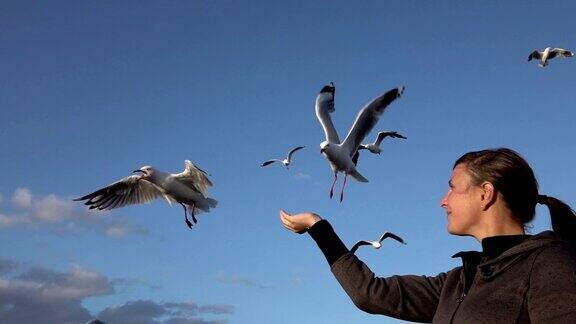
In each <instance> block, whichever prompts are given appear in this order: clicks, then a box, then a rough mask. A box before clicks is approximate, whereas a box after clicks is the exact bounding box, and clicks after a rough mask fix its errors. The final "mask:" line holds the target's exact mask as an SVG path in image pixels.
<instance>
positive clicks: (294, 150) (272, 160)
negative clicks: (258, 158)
mask: <svg viewBox="0 0 576 324" xmlns="http://www.w3.org/2000/svg"><path fill="white" fill-rule="evenodd" d="M304 147H305V146H298V147H295V148H293V149H291V150H290V152H288V155H287V156H286V158H285V159H284V160H279V159H271V160H268V161H265V162H263V163H262V164H260V166H261V167H265V166H267V165H269V164H272V163H274V162H280V163H282V164H283V165H284V166H285V167H286V169H288V166H289V165H290V163H292V154H294V152H296V151H298V150H300V149H303V148H304Z"/></svg>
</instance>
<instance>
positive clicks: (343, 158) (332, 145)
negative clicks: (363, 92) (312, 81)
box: [316, 82, 404, 201]
mask: <svg viewBox="0 0 576 324" xmlns="http://www.w3.org/2000/svg"><path fill="white" fill-rule="evenodd" d="M335 92H336V88H335V87H334V83H332V82H330V84H328V85H326V86H324V87H323V88H322V90H320V93H319V94H318V96H317V97H316V117H318V120H319V121H320V124H321V125H322V128H323V129H324V134H325V135H326V140H325V141H323V142H322V143H320V153H322V155H324V157H325V158H326V159H327V160H328V163H329V164H330V167H331V168H332V171H333V172H334V182H333V183H332V186H331V187H330V198H332V195H333V193H334V185H335V184H336V181H337V180H338V172H343V173H344V174H345V176H344V183H343V185H342V191H341V192H340V201H342V200H343V199H344V187H345V186H346V179H347V177H348V175H351V176H352V177H353V178H354V179H356V180H358V181H360V182H368V180H367V179H366V178H364V177H363V176H362V175H361V174H360V173H359V172H358V171H357V170H356V165H355V161H354V160H353V158H355V160H357V159H358V157H357V155H356V153H357V151H358V147H359V146H360V143H362V141H363V140H364V138H365V137H366V135H368V133H370V131H371V130H372V128H374V125H376V123H377V122H378V119H379V118H380V115H382V113H383V112H384V110H385V109H386V107H388V105H389V104H390V103H392V102H393V101H394V100H396V98H398V97H400V96H401V95H402V92H404V87H402V86H401V87H398V88H394V89H392V90H389V91H388V92H386V93H384V94H383V95H381V96H379V97H377V98H375V99H373V100H372V101H370V102H369V103H368V104H367V105H366V106H365V107H364V108H362V109H361V110H360V112H359V113H358V115H357V116H356V120H355V121H354V124H353V125H352V128H350V131H349V132H348V135H347V136H346V139H344V141H343V142H342V143H341V142H340V139H339V138H338V133H337V132H336V129H335V128H334V124H332V119H331V118H330V113H332V112H334V110H335V109H334V94H335Z"/></svg>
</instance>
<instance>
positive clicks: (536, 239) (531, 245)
mask: <svg viewBox="0 0 576 324" xmlns="http://www.w3.org/2000/svg"><path fill="white" fill-rule="evenodd" d="M561 242H562V240H560V239H559V238H558V236H557V235H556V234H555V233H554V232H552V231H544V232H541V233H539V234H536V235H533V236H531V237H529V238H527V239H526V240H524V241H523V242H521V243H520V244H518V245H516V246H514V247H512V248H510V249H508V250H506V251H504V252H503V253H502V254H501V255H499V256H498V257H496V258H494V259H492V260H489V261H483V260H482V256H483V255H482V252H478V251H462V252H458V253H456V254H454V255H453V256H452V257H453V258H462V263H463V266H464V267H470V266H473V267H476V266H477V267H478V269H479V270H480V275H481V276H482V277H483V279H485V280H490V279H491V278H493V277H495V276H497V275H498V274H500V273H502V272H503V271H504V270H506V269H507V268H508V267H510V266H512V265H513V264H514V263H516V262H517V261H519V260H521V259H523V258H524V257H525V256H526V254H527V252H529V251H532V250H535V249H538V248H541V247H543V246H549V245H555V244H560V243H561Z"/></svg>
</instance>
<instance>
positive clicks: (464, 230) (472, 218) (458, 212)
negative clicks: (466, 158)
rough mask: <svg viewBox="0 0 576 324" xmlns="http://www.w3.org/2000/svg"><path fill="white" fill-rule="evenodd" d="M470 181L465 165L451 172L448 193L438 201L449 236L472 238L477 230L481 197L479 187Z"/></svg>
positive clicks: (458, 166) (459, 165) (460, 165)
mask: <svg viewBox="0 0 576 324" xmlns="http://www.w3.org/2000/svg"><path fill="white" fill-rule="evenodd" d="M471 180H472V179H471V177H470V174H469V173H468V169H467V167H466V165H465V164H458V165H457V166H456V167H455V168H454V170H452V176H451V177H450V181H449V182H448V185H449V188H448V192H447V193H446V195H445V196H444V198H442V200H441V201H440V206H442V208H444V209H446V214H447V217H448V232H449V233H450V234H455V235H471V236H474V234H475V233H476V232H477V230H478V229H479V226H480V216H481V211H482V207H481V199H480V198H481V196H482V195H481V189H480V187H478V186H474V185H472V183H471Z"/></svg>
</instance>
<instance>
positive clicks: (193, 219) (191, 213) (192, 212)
mask: <svg viewBox="0 0 576 324" xmlns="http://www.w3.org/2000/svg"><path fill="white" fill-rule="evenodd" d="M194 209H196V204H193V205H192V211H191V212H190V215H191V216H192V221H193V222H194V224H196V223H198V221H197V220H196V217H195V216H194Z"/></svg>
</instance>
